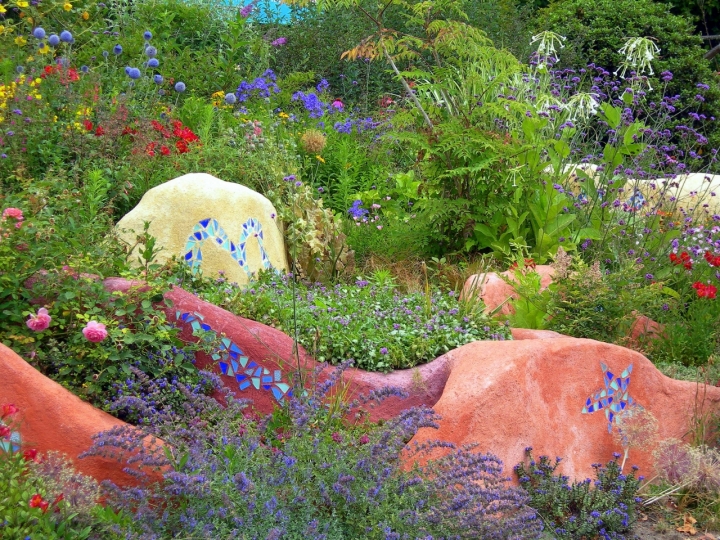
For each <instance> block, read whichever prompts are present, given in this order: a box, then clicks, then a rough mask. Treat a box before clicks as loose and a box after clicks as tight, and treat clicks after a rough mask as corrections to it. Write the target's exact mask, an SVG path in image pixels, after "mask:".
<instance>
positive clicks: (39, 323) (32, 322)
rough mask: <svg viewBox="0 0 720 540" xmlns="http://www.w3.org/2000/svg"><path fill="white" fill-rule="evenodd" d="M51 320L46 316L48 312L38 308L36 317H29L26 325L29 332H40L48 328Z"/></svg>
mask: <svg viewBox="0 0 720 540" xmlns="http://www.w3.org/2000/svg"><path fill="white" fill-rule="evenodd" d="M51 320H52V317H51V316H50V315H48V310H47V309H45V308H40V309H38V312H37V315H31V316H30V318H29V319H28V321H27V323H26V324H27V326H28V328H29V329H30V330H33V331H35V332H42V331H43V330H46V329H47V327H48V326H50V321H51Z"/></svg>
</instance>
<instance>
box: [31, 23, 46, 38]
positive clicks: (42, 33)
mask: <svg viewBox="0 0 720 540" xmlns="http://www.w3.org/2000/svg"><path fill="white" fill-rule="evenodd" d="M33 36H35V37H36V38H37V39H45V29H44V28H41V27H40V26H38V27H37V28H36V29H35V30H33Z"/></svg>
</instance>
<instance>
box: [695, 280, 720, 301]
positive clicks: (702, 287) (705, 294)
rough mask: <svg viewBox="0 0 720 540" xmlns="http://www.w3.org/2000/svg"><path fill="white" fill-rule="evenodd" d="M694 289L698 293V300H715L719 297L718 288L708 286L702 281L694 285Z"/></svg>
mask: <svg viewBox="0 0 720 540" xmlns="http://www.w3.org/2000/svg"><path fill="white" fill-rule="evenodd" d="M693 289H695V290H696V291H697V295H698V298H709V299H711V300H712V299H714V298H715V297H716V296H717V287H715V286H714V285H706V284H705V283H702V282H700V281H696V282H695V283H693Z"/></svg>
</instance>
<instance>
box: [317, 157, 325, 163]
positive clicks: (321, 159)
mask: <svg viewBox="0 0 720 540" xmlns="http://www.w3.org/2000/svg"><path fill="white" fill-rule="evenodd" d="M315 159H317V160H318V161H319V162H320V163H325V160H324V159H323V158H322V156H315Z"/></svg>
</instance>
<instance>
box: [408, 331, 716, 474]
mask: <svg viewBox="0 0 720 540" xmlns="http://www.w3.org/2000/svg"><path fill="white" fill-rule="evenodd" d="M445 357H449V358H450V361H451V362H452V363H453V365H454V367H453V369H452V372H451V374H450V377H449V378H448V381H447V383H446V386H445V389H444V391H443V394H442V397H441V398H440V400H439V401H438V402H437V403H436V404H435V406H434V407H433V408H434V409H435V410H436V411H437V412H438V413H439V414H440V415H441V416H442V417H443V419H442V421H441V422H440V429H439V430H434V429H424V430H422V431H421V432H420V433H419V434H418V435H417V436H416V438H415V440H416V441H417V442H423V441H425V440H431V439H440V440H448V441H452V442H454V443H457V444H466V443H478V444H479V448H478V450H480V451H488V452H493V453H495V454H496V455H498V456H499V457H500V458H501V459H502V460H503V461H504V463H505V466H506V467H507V469H508V470H511V468H512V467H513V466H514V465H516V464H517V463H518V462H520V461H521V460H522V459H523V456H524V449H525V447H527V446H532V447H533V448H534V454H535V456H536V457H537V456H538V455H541V454H546V455H549V456H551V457H553V458H554V457H555V456H559V457H562V458H563V467H562V472H563V474H566V475H568V476H570V477H571V478H585V477H592V468H591V465H592V464H593V463H600V462H607V461H608V460H609V459H610V458H611V457H612V453H613V452H622V451H623V449H622V447H621V446H620V445H619V444H617V443H615V442H614V440H613V437H612V435H611V434H610V433H609V432H608V418H607V417H606V415H605V414H604V413H605V409H603V410H600V411H596V412H592V413H587V414H583V412H582V411H583V407H586V406H588V405H589V404H588V402H587V399H588V398H590V400H591V403H592V401H593V399H594V397H595V394H596V393H597V392H599V391H601V390H602V389H604V388H605V385H604V382H603V381H604V379H603V377H604V374H603V370H602V368H601V363H605V364H607V366H608V368H609V371H610V372H612V374H613V376H614V378H618V377H621V376H622V374H623V373H622V372H623V370H625V369H627V368H628V367H629V366H631V365H632V372H631V373H630V376H629V377H630V378H629V380H630V382H629V384H628V386H627V391H628V398H629V399H628V401H627V403H632V402H631V401H630V399H631V400H632V401H633V402H635V403H637V404H639V405H641V406H642V407H644V408H645V409H647V410H648V411H650V412H651V413H652V414H653V415H654V416H655V418H656V419H657V420H658V422H659V426H660V429H659V434H658V436H659V438H661V439H664V438H668V437H678V438H681V437H683V435H685V434H686V433H687V431H688V427H689V425H690V420H691V417H692V415H693V406H694V404H695V397H696V390H697V386H696V384H694V383H690V382H683V381H676V380H673V379H670V378H668V377H666V376H664V375H663V374H661V373H660V372H659V371H658V370H657V369H656V368H655V367H654V366H653V364H652V363H651V362H650V361H649V360H648V359H647V358H645V357H644V356H642V355H641V354H639V353H636V352H633V351H630V350H629V349H625V348H623V347H619V346H617V345H609V344H606V343H601V342H598V341H593V340H588V339H575V338H566V337H560V338H555V339H535V340H524V341H501V342H494V341H493V342H488V341H486V342H475V343H470V344H468V345H464V346H463V347H460V348H458V349H455V350H454V351H451V352H449V353H448V354H446V355H445ZM442 358H443V357H441V359H442ZM438 360H440V359H438ZM705 390H706V393H705V407H707V408H717V407H718V405H719V404H720V388H716V387H706V388H705V389H704V390H703V389H701V392H699V394H700V395H701V396H702V395H703V393H704V391H705ZM618 399H619V398H617V395H616V402H617V400H618ZM620 402H622V400H620ZM706 410H707V409H706ZM614 425H615V424H614V423H613V426H614ZM614 429H615V428H614ZM653 448H654V443H650V444H648V445H647V447H646V448H644V449H631V450H630V455H629V458H628V465H632V464H637V465H638V466H640V467H641V474H644V475H645V476H647V477H650V476H652V475H653V469H652V456H651V452H652V450H653Z"/></svg>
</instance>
